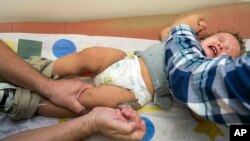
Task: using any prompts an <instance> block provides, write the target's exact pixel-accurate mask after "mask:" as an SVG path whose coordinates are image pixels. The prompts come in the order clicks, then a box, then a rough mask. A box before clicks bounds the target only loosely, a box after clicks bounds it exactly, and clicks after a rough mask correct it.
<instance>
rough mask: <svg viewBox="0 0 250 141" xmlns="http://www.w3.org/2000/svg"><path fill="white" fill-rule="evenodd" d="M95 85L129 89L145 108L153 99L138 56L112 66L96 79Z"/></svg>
mask: <svg viewBox="0 0 250 141" xmlns="http://www.w3.org/2000/svg"><path fill="white" fill-rule="evenodd" d="M94 83H95V85H96V86H98V85H101V84H106V85H114V86H119V87H122V88H125V89H129V90H130V91H131V92H133V93H134V95H135V98H136V99H137V100H138V103H139V104H140V105H141V106H144V105H145V104H147V103H148V102H149V101H150V100H151V99H152V97H151V95H150V93H149V92H148V90H147V88H146V85H145V82H144V80H143V78H142V75H141V69H140V64H139V60H138V57H137V56H136V55H133V56H132V57H125V58H124V59H122V60H120V61H118V62H116V63H114V64H112V65H111V66H109V67H108V68H107V69H106V70H104V71H103V72H102V73H100V74H98V75H97V76H96V77H95V78H94Z"/></svg>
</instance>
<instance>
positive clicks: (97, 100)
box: [37, 85, 140, 117]
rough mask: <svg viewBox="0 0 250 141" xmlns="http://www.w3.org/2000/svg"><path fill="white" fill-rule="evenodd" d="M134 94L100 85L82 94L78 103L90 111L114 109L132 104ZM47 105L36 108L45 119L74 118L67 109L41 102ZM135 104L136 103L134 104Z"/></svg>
mask: <svg viewBox="0 0 250 141" xmlns="http://www.w3.org/2000/svg"><path fill="white" fill-rule="evenodd" d="M135 100H136V99H135V96H134V94H133V93H132V92H131V91H129V90H127V89H124V88H120V87H116V86H111V85H100V86H98V87H93V88H90V89H88V90H86V91H85V92H83V93H82V94H81V96H80V98H79V101H80V103H81V104H82V105H83V106H84V107H86V108H87V110H91V109H92V108H94V107H98V106H101V107H113V108H116V107H118V106H119V105H120V104H123V103H126V102H134V101H135ZM42 103H46V104H47V105H44V106H40V107H39V108H38V112H37V113H38V114H39V115H42V116H47V117H75V116H77V115H76V114H75V113H73V112H71V111H69V110H68V109H65V108H62V107H59V106H56V105H54V104H52V103H50V102H49V101H42ZM135 103H137V102H135ZM134 108H135V109H139V108H140V106H139V104H136V106H135V107H134Z"/></svg>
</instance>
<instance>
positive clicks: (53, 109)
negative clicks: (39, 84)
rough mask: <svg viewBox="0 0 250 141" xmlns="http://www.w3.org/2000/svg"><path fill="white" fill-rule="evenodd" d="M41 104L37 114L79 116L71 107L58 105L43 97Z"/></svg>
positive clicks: (58, 116)
mask: <svg viewBox="0 0 250 141" xmlns="http://www.w3.org/2000/svg"><path fill="white" fill-rule="evenodd" d="M40 105H41V106H39V107H38V109H37V114H38V115H41V116H45V117H55V118H71V117H76V116H79V115H78V114H76V113H74V112H72V111H70V110H69V109H67V108H63V107H60V106H57V105H55V104H53V103H51V102H50V101H49V100H46V99H43V100H42V101H41V103H40Z"/></svg>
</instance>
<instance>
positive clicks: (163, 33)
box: [160, 26, 171, 42]
mask: <svg viewBox="0 0 250 141" xmlns="http://www.w3.org/2000/svg"><path fill="white" fill-rule="evenodd" d="M170 31H171V26H169V27H166V28H164V29H163V30H162V31H161V35H160V36H161V41H162V42H163V41H164V40H166V38H167V37H168V35H169V33H170Z"/></svg>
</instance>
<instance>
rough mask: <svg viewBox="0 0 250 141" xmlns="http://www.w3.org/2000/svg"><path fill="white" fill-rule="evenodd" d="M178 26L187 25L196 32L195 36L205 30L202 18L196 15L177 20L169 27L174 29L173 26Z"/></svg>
mask: <svg viewBox="0 0 250 141" xmlns="http://www.w3.org/2000/svg"><path fill="white" fill-rule="evenodd" d="M180 24H187V25H189V26H190V27H191V28H192V29H193V30H194V31H195V32H196V34H199V33H200V32H203V31H204V30H205V29H206V23H205V19H204V17H203V16H202V15H198V14H193V15H188V16H186V17H183V18H181V19H178V20H176V21H175V22H174V24H173V25H172V26H171V27H172V28H174V27H175V26H177V25H180Z"/></svg>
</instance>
